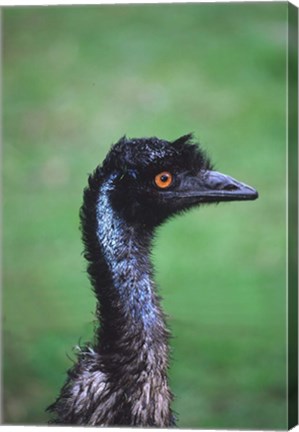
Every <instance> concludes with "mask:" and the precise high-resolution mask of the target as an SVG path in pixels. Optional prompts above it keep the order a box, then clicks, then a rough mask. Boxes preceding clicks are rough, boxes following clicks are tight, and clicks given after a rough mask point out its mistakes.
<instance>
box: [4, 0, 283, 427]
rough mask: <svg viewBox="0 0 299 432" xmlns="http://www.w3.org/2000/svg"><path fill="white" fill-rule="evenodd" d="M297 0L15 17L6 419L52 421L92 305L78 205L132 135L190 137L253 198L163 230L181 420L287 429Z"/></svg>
mask: <svg viewBox="0 0 299 432" xmlns="http://www.w3.org/2000/svg"><path fill="white" fill-rule="evenodd" d="M286 8H287V5H286V3H264V4H263V3H256V4H254V3H253V4H252V3H251V4H184V5H143V6H141V5H135V6H133V5H131V6H129V5H127V6H120V5H119V6H98V7H91V6H88V7H87V6H86V7H59V8H57V7H50V8H49V7H48V8H41V7H40V8H36V7H30V8H29V7H26V8H7V9H4V11H3V44H4V46H3V56H4V62H3V63H4V68H3V69H4V70H3V94H4V110H3V111H4V112H3V115H4V121H3V124H4V149H3V156H4V160H3V175H4V193H3V204H4V205H3V208H4V229H3V248H4V261H3V269H4V280H3V286H4V289H3V331H4V341H3V357H4V358H3V380H4V387H3V390H4V421H5V423H7V424H20V423H22V424H45V423H46V422H47V419H48V417H47V415H46V414H45V412H44V409H45V407H46V406H47V405H48V404H50V403H51V402H52V401H53V399H54V398H55V396H56V395H57V393H58V391H59V388H60V386H61V385H62V383H63V381H64V379H65V371H66V369H67V368H68V367H69V366H70V365H71V361H70V360H69V358H68V355H70V356H72V347H73V346H74V345H76V343H77V342H78V340H79V338H81V339H82V340H88V339H90V338H91V337H92V329H93V319H94V315H93V312H94V308H95V303H94V298H93V296H92V293H91V290H90V286H89V283H88V279H87V276H86V273H85V263H84V260H83V258H82V256H81V255H80V253H81V251H82V245H81V241H80V233H79V230H78V225H79V218H78V209H79V207H80V205H81V200H82V189H83V187H84V186H85V184H86V178H87V173H88V172H90V171H91V170H92V169H93V168H94V167H95V166H96V165H97V164H98V163H100V161H101V160H102V159H103V157H104V156H105V154H106V152H107V151H108V149H109V147H110V144H111V143H113V142H115V141H116V140H117V139H118V138H119V137H120V136H122V135H123V134H125V133H126V134H127V135H128V136H151V135H156V136H160V137H163V138H167V139H174V138H176V137H177V136H179V135H182V134H184V133H187V132H189V131H194V132H195V134H196V137H197V138H198V139H199V140H200V141H201V142H202V144H203V146H204V147H205V148H206V149H207V150H208V151H209V153H210V154H211V156H212V158H213V160H214V161H215V165H216V168H217V169H219V170H220V171H222V172H224V173H227V174H230V175H232V176H234V177H236V178H237V179H240V180H242V181H244V182H247V183H249V184H252V186H255V187H256V188H257V189H258V191H259V193H260V198H259V200H257V201H256V202H250V203H231V204H223V205H219V206H210V207H208V206H206V207H204V208H202V209H199V210H194V211H192V212H191V213H189V214H187V215H185V216H184V217H181V218H178V219H175V220H173V221H171V222H169V223H168V224H167V225H165V226H164V227H162V228H161V229H159V232H158V235H157V239H156V245H155V250H154V262H155V266H156V278H157V281H158V284H159V286H160V287H161V289H160V292H161V294H162V296H163V298H164V300H163V305H164V307H165V309H166V311H167V313H168V315H169V324H170V327H171V329H172V332H173V334H174V338H173V340H172V357H173V359H172V362H171V370H170V379H171V384H172V389H173V391H174V393H175V395H176V400H175V403H174V408H175V410H176V411H177V412H178V413H179V426H180V427H186V428H187V427H189V428H191V427H201V428H220V427H222V428H237V429H241V428H247V429H254V428H258V429H279V428H285V427H286V398H285V396H286V382H285V366H286V357H285V344H286V341H285V319H286V316H285V310H286V308H285V306H286V304H285V294H286V293H285V276H286V273H285V272H286V269H285V262H286V255H285V242H286V238H285V223H286V221H285V205H286V195H285V188H286V183H285V174H286V173H285V166H286V163H285V162H286V159H285V129H286V123H285V96H286V95H285V90H286V87H285V46H286V45H285V35H286V32H285V28H286V27H285V26H286Z"/></svg>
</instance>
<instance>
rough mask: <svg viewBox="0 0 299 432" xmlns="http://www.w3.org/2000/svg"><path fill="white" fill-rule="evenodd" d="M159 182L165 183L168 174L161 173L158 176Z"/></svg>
mask: <svg viewBox="0 0 299 432" xmlns="http://www.w3.org/2000/svg"><path fill="white" fill-rule="evenodd" d="M160 180H161V182H163V183H166V182H167V180H168V175H167V174H163V175H161V177H160Z"/></svg>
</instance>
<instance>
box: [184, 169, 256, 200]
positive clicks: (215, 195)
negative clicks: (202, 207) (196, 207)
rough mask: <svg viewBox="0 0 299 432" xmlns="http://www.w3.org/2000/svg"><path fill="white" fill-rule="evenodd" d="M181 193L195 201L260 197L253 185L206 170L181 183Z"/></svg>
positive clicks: (253, 198)
mask: <svg viewBox="0 0 299 432" xmlns="http://www.w3.org/2000/svg"><path fill="white" fill-rule="evenodd" d="M179 195H180V197H181V198H185V199H187V200H188V201H189V202H190V201H191V202H193V203H208V202H220V201H245V200H255V199H257V198H258V192H257V191H256V190H255V189H254V188H252V187H251V186H248V185H246V184H245V183H241V182H239V181H238V180H235V179H234V178H232V177H230V176H228V175H225V174H221V173H219V172H217V171H205V172H204V173H200V175H199V176H196V177H189V178H188V179H187V178H186V179H185V181H183V183H182V184H181V187H180V191H179Z"/></svg>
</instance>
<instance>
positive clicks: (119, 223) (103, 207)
mask: <svg viewBox="0 0 299 432" xmlns="http://www.w3.org/2000/svg"><path fill="white" fill-rule="evenodd" d="M116 177H117V174H114V175H111V176H110V178H109V179H108V180H106V181H105V183H103V184H102V186H101V189H100V193H99V198H98V202H97V221H98V227H97V238H98V241H99V243H100V246H101V249H102V252H103V255H104V258H105V260H106V263H107V265H108V268H109V270H110V273H111V276H112V282H113V288H114V289H115V290H116V291H117V293H118V295H119V298H120V301H121V304H122V305H123V307H124V312H125V313H126V314H128V315H129V316H130V317H131V318H133V320H134V321H135V322H136V323H139V324H140V323H143V326H144V328H145V329H149V328H151V327H152V326H153V325H154V324H155V322H156V320H157V308H156V306H155V304H154V301H153V282H152V281H151V279H150V274H149V268H150V266H149V262H148V257H145V256H144V250H142V251H141V250H140V241H139V240H140V239H138V238H137V235H136V231H135V230H134V227H129V226H128V225H127V224H126V223H125V221H123V220H122V219H121V218H120V217H119V216H118V215H117V214H116V212H115V211H114V209H113V208H112V206H111V203H110V199H109V193H110V192H111V191H112V190H113V188H114V184H113V183H114V180H115V178H116ZM145 262H147V264H148V265H147V264H145ZM113 288H112V289H113Z"/></svg>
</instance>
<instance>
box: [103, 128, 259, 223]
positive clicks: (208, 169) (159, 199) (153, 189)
mask: <svg viewBox="0 0 299 432" xmlns="http://www.w3.org/2000/svg"><path fill="white" fill-rule="evenodd" d="M102 168H103V174H104V178H108V177H111V176H113V179H114V180H113V188H112V189H111V190H110V200H111V204H112V206H113V208H114V209H115V210H116V211H117V212H118V214H119V215H120V216H121V217H122V218H123V219H124V220H126V221H127V222H129V223H130V224H132V223H133V224H141V225H143V226H144V228H146V227H148V228H150V227H155V226H157V225H159V224H161V223H162V222H163V221H165V220H166V219H167V218H168V217H170V216H172V215H175V214H177V213H179V212H181V211H184V210H188V209H189V208H191V207H194V206H197V205H200V204H203V203H217V202H221V201H243V200H254V199H256V198H257V197H258V193H257V191H256V190H255V189H253V188H252V187H250V186H247V185H245V184H244V183H241V182H239V181H237V180H235V179H233V178H232V177H229V176H228V175H224V174H221V173H219V172H216V171H213V169H212V165H211V163H210V160H209V158H208V157H207V156H206V154H205V153H204V151H203V150H201V149H200V148H199V146H198V145H196V144H194V143H192V135H185V136H183V137H181V138H179V139H177V140H176V141H174V142H168V141H164V140H161V139H158V138H155V137H154V138H140V139H127V138H125V137H123V138H122V139H121V140H120V141H119V142H118V143H116V144H115V145H114V146H113V147H112V149H111V150H110V152H109V153H108V155H107V157H106V159H105V161H104V163H103V167H102Z"/></svg>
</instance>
